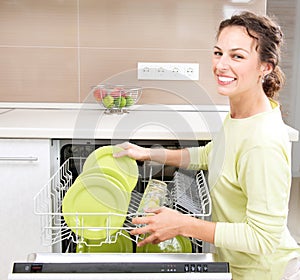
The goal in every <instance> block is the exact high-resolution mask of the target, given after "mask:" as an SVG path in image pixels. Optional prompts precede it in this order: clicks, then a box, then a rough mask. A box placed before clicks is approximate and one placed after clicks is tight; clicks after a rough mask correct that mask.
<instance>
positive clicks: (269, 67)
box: [260, 62, 273, 77]
mask: <svg viewBox="0 0 300 280" xmlns="http://www.w3.org/2000/svg"><path fill="white" fill-rule="evenodd" d="M260 70H261V71H262V73H263V76H264V77H265V76H267V75H268V74H270V73H271V72H272V71H273V66H272V64H271V63H267V62H266V63H262V65H261V67H260Z"/></svg>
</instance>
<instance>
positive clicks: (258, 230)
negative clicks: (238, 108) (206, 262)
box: [215, 145, 290, 254]
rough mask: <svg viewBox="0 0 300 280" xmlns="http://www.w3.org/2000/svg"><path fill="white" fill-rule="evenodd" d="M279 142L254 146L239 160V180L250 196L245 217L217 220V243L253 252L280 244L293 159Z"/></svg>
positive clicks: (264, 251) (228, 247)
mask: <svg viewBox="0 0 300 280" xmlns="http://www.w3.org/2000/svg"><path fill="white" fill-rule="evenodd" d="M288 158H289V157H288V155H287V154H286V152H285V149H283V148H281V147H280V146H279V145H278V146H277V147H274V146H272V147H270V146H267V145H263V146H257V147H253V148H252V149H251V150H249V151H247V152H246V153H245V154H244V155H242V156H241V157H240V159H239V161H238V163H237V174H238V182H239V184H240V186H241V188H242V191H243V192H244V193H245V195H246V197H247V208H246V213H245V220H244V221H240V222H234V223H228V222H218V223H217V225H216V231H215V245H216V246H218V247H223V248H227V249H231V250H236V251H243V252H247V253H253V254H270V253H272V252H274V251H275V250H276V248H277V247H278V246H279V244H280V241H281V237H282V234H283V231H284V226H285V222H286V219H287V212H288V209H287V205H288V199H289V189H290V163H289V160H288Z"/></svg>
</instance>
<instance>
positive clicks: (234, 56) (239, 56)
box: [232, 54, 243, 59]
mask: <svg viewBox="0 0 300 280" xmlns="http://www.w3.org/2000/svg"><path fill="white" fill-rule="evenodd" d="M232 57H233V58H234V59H243V56H241V55H239V54H234V55H233V56H232Z"/></svg>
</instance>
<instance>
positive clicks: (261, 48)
mask: <svg viewBox="0 0 300 280" xmlns="http://www.w3.org/2000/svg"><path fill="white" fill-rule="evenodd" d="M281 43H282V32H281V30H280V28H279V26H277V25H276V23H275V22H274V21H272V20H271V19H269V18H268V17H262V16H257V15H255V14H253V13H250V12H244V13H241V14H239V15H234V16H232V18H230V19H227V20H224V21H222V22H221V24H220V26H219V31H218V34H217V43H216V45H215V47H214V52H213V59H212V67H213V74H214V76H215V80H216V83H217V89H218V92H219V94H221V95H224V96H227V97H228V98H229V103H230V112H229V114H228V116H227V117H226V119H225V120H224V124H223V129H222V131H221V132H220V134H219V136H218V137H217V139H213V141H211V142H210V143H209V144H207V145H206V146H203V147H197V148H196V147H195V148H187V149H181V150H167V149H161V150H157V149H146V148H142V147H139V146H136V145H133V144H130V143H123V144H121V146H122V147H123V148H124V151H122V152H120V153H119V154H116V155H115V156H116V157H121V156H124V155H128V156H129V157H132V158H134V159H137V160H153V161H157V162H160V163H164V164H168V165H174V166H178V167H181V168H190V169H208V171H209V177H208V183H209V186H210V190H211V198H212V202H213V213H212V221H204V220H201V219H196V218H193V217H186V216H185V217H183V215H182V214H180V213H178V212H177V211H175V210H172V209H168V208H162V209H159V210H157V211H155V215H151V216H147V217H140V218H135V219H133V223H134V224H144V225H145V226H144V227H138V228H136V229H134V230H132V232H131V233H132V234H143V233H150V235H149V237H147V238H146V239H144V240H143V241H141V242H140V243H139V244H138V246H143V245H145V244H147V243H150V242H151V243H159V242H161V241H164V240H167V239H169V238H172V237H174V236H176V235H183V236H189V237H195V238H198V239H202V240H204V241H206V242H210V243H212V244H214V245H215V247H216V255H217V261H227V262H229V264H230V268H231V272H232V274H233V279H234V280H238V279H251V280H252V279H259V280H260V279H264V280H266V279H276V280H277V279H300V270H299V267H300V265H299V256H300V249H299V248H298V246H297V244H296V242H295V241H294V240H293V238H292V237H291V235H290V233H289V231H288V229H287V214H288V201H289V194H290V185H291V155H290V153H291V151H290V144H289V139H288V135H287V131H286V128H285V125H284V123H283V121H282V117H281V113H280V107H279V104H278V103H277V102H276V101H275V99H276V97H277V94H278V91H279V90H280V88H281V86H282V84H283V81H284V76H283V73H282V72H281V70H280V67H279V65H278V64H279V61H280V46H281ZM220 157H221V158H220ZM220 163H221V164H220Z"/></svg>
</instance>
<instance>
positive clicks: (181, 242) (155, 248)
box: [136, 235, 192, 253]
mask: <svg viewBox="0 0 300 280" xmlns="http://www.w3.org/2000/svg"><path fill="white" fill-rule="evenodd" d="M136 252H137V253H192V244H191V241H190V239H189V238H188V237H184V236H181V235H178V236H176V237H174V238H171V239H169V240H166V241H163V242H160V243H158V244H146V245H144V246H141V247H136Z"/></svg>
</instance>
